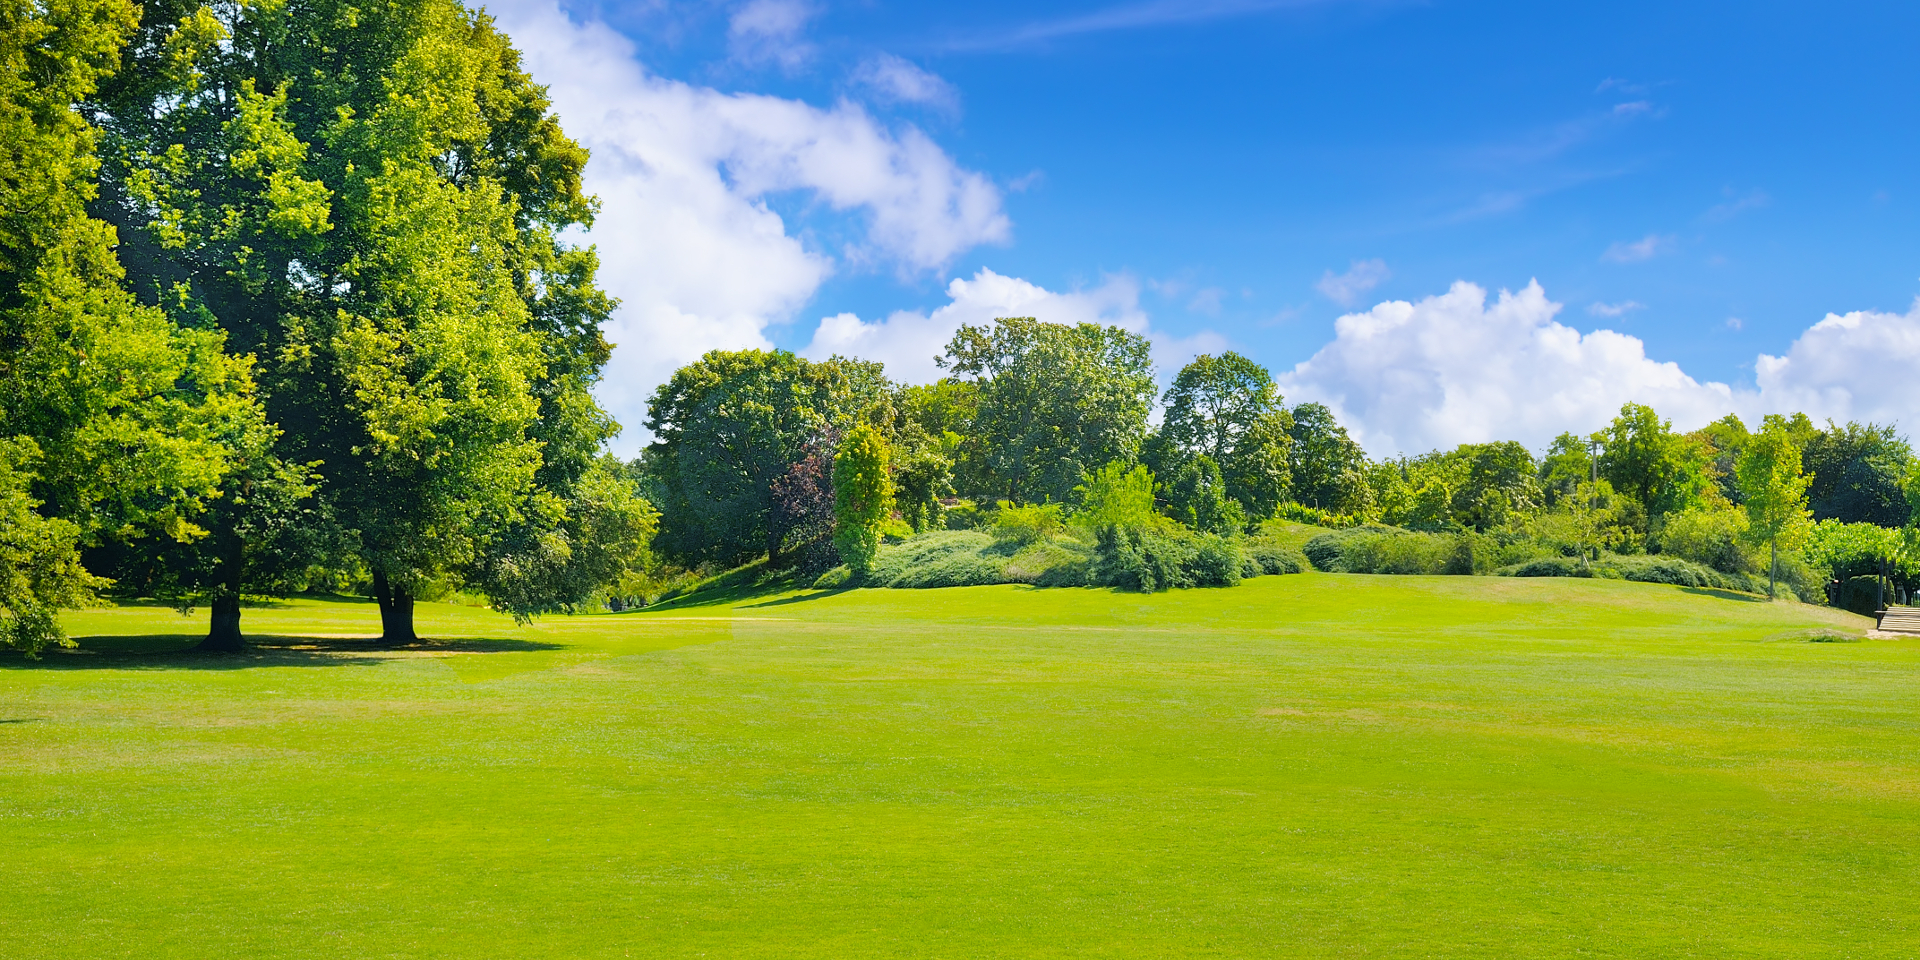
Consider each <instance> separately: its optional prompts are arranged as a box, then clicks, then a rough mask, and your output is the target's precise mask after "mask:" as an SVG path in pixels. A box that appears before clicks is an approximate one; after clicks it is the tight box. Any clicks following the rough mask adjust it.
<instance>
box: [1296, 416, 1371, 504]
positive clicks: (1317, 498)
mask: <svg viewBox="0 0 1920 960" xmlns="http://www.w3.org/2000/svg"><path fill="white" fill-rule="evenodd" d="M1292 416H1293V426H1292V427H1291V428H1289V430H1288V435H1289V436H1290V437H1291V438H1292V440H1293V442H1292V444H1290V445H1289V447H1288V451H1287V460H1288V467H1289V473H1290V475H1291V478H1292V495H1293V499H1295V500H1297V501H1299V502H1300V503H1304V504H1306V505H1307V506H1310V507H1314V508H1316V509H1321V510H1329V511H1332V512H1334V513H1347V514H1352V513H1360V512H1362V510H1363V508H1364V507H1368V506H1371V503H1372V497H1371V492H1372V491H1371V489H1370V488H1369V487H1368V485H1367V480H1366V477H1367V466H1368V464H1367V454H1366V451H1364V450H1362V449H1360V445H1359V444H1357V443H1355V442H1353V440H1352V439H1351V438H1350V437H1348V436H1347V429H1346V428H1345V427H1343V426H1341V425H1340V422H1339V421H1338V420H1336V419H1334V416H1333V411H1332V410H1329V409H1327V408H1326V407H1325V406H1324V405H1322V404H1318V403H1303V404H1300V405H1299V406H1297V407H1294V408H1293V411H1292Z"/></svg>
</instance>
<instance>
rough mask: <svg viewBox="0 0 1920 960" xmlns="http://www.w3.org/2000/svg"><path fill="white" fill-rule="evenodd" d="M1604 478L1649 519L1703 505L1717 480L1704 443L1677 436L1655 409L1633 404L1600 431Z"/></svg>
mask: <svg viewBox="0 0 1920 960" xmlns="http://www.w3.org/2000/svg"><path fill="white" fill-rule="evenodd" d="M1600 438H1601V440H1602V443H1603V444H1604V446H1603V449H1602V452H1601V454H1600V476H1601V477H1603V478H1605V479H1606V480H1607V482H1609V483H1611V484H1613V488H1614V489H1615V490H1618V491H1620V492H1621V493H1624V494H1626V495H1628V496H1629V497H1632V498H1633V499H1634V500H1635V501H1637V502H1638V503H1639V504H1640V505H1641V506H1643V507H1645V508H1646V511H1647V514H1648V516H1649V517H1650V518H1658V517H1661V516H1663V515H1665V514H1668V513H1672V512H1675V511H1679V510H1684V509H1686V508H1688V507H1691V506H1694V505H1696V504H1698V503H1700V502H1702V501H1703V499H1704V498H1706V497H1707V496H1708V491H1709V490H1711V489H1713V482H1712V480H1711V478H1710V477H1709V476H1708V475H1707V470H1708V465H1709V464H1710V463H1711V459H1712V458H1711V453H1712V451H1711V450H1709V449H1708V448H1707V447H1706V446H1705V444H1704V443H1702V442H1701V441H1699V440H1697V439H1693V438H1689V437H1686V436H1683V435H1681V434H1676V433H1674V432H1673V425H1672V423H1671V422H1669V421H1666V420H1662V419H1660V415H1659V414H1657V413H1655V412H1654V410H1653V408H1652V407H1648V406H1645V405H1643V404H1637V403H1628V404H1626V405H1624V406H1622V407H1621V408H1620V415H1619V416H1617V417H1615V418H1614V419H1613V422H1612V423H1611V424H1609V425H1608V426H1607V428H1606V429H1605V430H1604V431H1602V432H1601V434H1600Z"/></svg>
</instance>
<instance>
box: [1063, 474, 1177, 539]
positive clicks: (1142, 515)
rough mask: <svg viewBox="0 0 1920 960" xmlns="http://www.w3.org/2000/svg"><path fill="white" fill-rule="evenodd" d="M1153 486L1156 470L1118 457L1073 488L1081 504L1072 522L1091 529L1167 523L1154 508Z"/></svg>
mask: <svg viewBox="0 0 1920 960" xmlns="http://www.w3.org/2000/svg"><path fill="white" fill-rule="evenodd" d="M1153 488H1154V484H1153V474H1152V472H1150V471H1149V470H1147V468H1146V467H1145V466H1144V465H1141V464H1132V465H1129V464H1127V463H1125V462H1123V461H1120V460H1115V461H1113V462H1111V463H1109V464H1107V465H1106V466H1104V467H1101V468H1100V469H1098V470H1095V471H1094V472H1093V475H1092V476H1091V477H1088V478H1087V482H1086V483H1084V484H1082V485H1081V486H1078V487H1075V488H1074V491H1073V492H1074V496H1075V497H1076V498H1077V499H1078V500H1079V502H1080V507H1079V509H1077V510H1075V511H1074V512H1073V522H1074V523H1075V524H1077V525H1079V526H1082V527H1086V528H1088V529H1098V528H1100V527H1104V526H1121V527H1156V526H1164V525H1166V523H1167V522H1168V521H1167V518H1166V517H1165V516H1162V515H1161V513H1160V511H1159V510H1158V509H1156V508H1155V505H1154V497H1153Z"/></svg>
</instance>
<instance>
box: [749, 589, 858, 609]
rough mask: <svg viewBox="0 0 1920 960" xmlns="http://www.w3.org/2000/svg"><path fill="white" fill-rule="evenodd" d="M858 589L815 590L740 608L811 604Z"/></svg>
mask: <svg viewBox="0 0 1920 960" xmlns="http://www.w3.org/2000/svg"><path fill="white" fill-rule="evenodd" d="M857 589H859V588H858V587H835V588H833V589H831V590H815V591H813V592H811V593H801V594H795V595H794V596H791V597H781V598H779V599H777V600H762V601H760V602H759V603H743V604H740V607H742V608H743V609H747V610H753V609H756V608H759V607H784V606H786V605H788V604H790V603H811V602H813V601H815V600H825V599H827V598H828V597H837V596H839V595H841V594H843V593H851V592H852V591H854V590H857Z"/></svg>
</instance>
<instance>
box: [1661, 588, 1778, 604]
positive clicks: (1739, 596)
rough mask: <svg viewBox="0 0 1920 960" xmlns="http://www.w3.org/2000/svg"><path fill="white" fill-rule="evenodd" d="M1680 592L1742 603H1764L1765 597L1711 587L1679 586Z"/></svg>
mask: <svg viewBox="0 0 1920 960" xmlns="http://www.w3.org/2000/svg"><path fill="white" fill-rule="evenodd" d="M1680 592H1681V593H1691V594H1693V595H1694V596H1696V597H1718V598H1720V599H1722V600H1738V601H1740V602H1742V603H1766V602H1767V598H1766V597H1761V596H1755V595H1754V594H1751V593H1735V592H1734V591H1732V590H1718V589H1715V588H1713V587H1681V588H1680Z"/></svg>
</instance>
